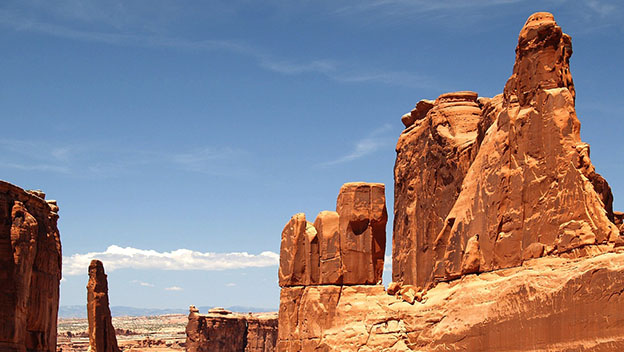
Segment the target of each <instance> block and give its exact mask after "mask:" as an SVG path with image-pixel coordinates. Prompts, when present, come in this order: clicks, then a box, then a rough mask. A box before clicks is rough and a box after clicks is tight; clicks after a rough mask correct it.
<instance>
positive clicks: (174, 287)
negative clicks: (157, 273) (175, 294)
mask: <svg viewBox="0 0 624 352" xmlns="http://www.w3.org/2000/svg"><path fill="white" fill-rule="evenodd" d="M165 290H167V291H182V287H180V286H171V287H165Z"/></svg>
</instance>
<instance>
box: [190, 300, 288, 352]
mask: <svg viewBox="0 0 624 352" xmlns="http://www.w3.org/2000/svg"><path fill="white" fill-rule="evenodd" d="M189 310H190V312H189V317H188V319H189V320H188V325H187V326H186V336H187V338H186V351H188V352H243V351H244V352H273V351H275V346H276V344H277V315H276V314H275V313H257V314H238V313H232V312H230V311H227V310H225V309H211V310H210V311H209V312H208V314H199V311H198V310H197V308H195V307H194V306H191V307H190V309H189Z"/></svg>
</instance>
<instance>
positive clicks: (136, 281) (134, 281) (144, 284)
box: [132, 280, 154, 287]
mask: <svg viewBox="0 0 624 352" xmlns="http://www.w3.org/2000/svg"><path fill="white" fill-rule="evenodd" d="M132 283H133V284H138V285H140V286H143V287H154V284H151V283H149V282H143V281H139V280H132Z"/></svg>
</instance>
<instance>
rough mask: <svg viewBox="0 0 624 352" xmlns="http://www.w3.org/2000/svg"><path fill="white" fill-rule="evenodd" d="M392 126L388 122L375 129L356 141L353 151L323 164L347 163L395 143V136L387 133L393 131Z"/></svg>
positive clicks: (322, 164)
mask: <svg viewBox="0 0 624 352" xmlns="http://www.w3.org/2000/svg"><path fill="white" fill-rule="evenodd" d="M391 129H392V126H391V125H389V124H386V125H384V126H382V127H380V128H377V129H375V130H373V131H372V132H371V133H370V134H369V135H367V136H366V137H364V138H362V139H360V140H359V141H357V142H355V144H354V145H353V148H352V150H351V151H349V152H348V153H347V154H345V155H343V156H341V157H339V158H337V159H334V160H331V161H327V162H324V163H321V166H332V165H337V164H342V163H346V162H349V161H353V160H356V159H360V158H362V157H365V156H367V155H370V154H373V153H375V152H376V151H378V150H380V149H383V148H386V147H388V146H389V145H391V144H392V143H393V140H394V139H393V138H392V137H390V136H388V135H387V132H389V131H391Z"/></svg>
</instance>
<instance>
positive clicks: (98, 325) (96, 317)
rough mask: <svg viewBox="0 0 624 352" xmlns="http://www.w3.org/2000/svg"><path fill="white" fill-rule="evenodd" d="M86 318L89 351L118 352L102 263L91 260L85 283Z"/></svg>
mask: <svg viewBox="0 0 624 352" xmlns="http://www.w3.org/2000/svg"><path fill="white" fill-rule="evenodd" d="M87 318H88V320H89V351H90V352H120V351H121V350H120V349H119V347H118V346H117V337H115V328H114V327H113V321H112V318H111V312H110V308H109V306H108V280H107V279H106V273H104V265H102V262H101V261H99V260H95V259H94V260H92V261H91V264H90V265H89V282H88V283H87Z"/></svg>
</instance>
